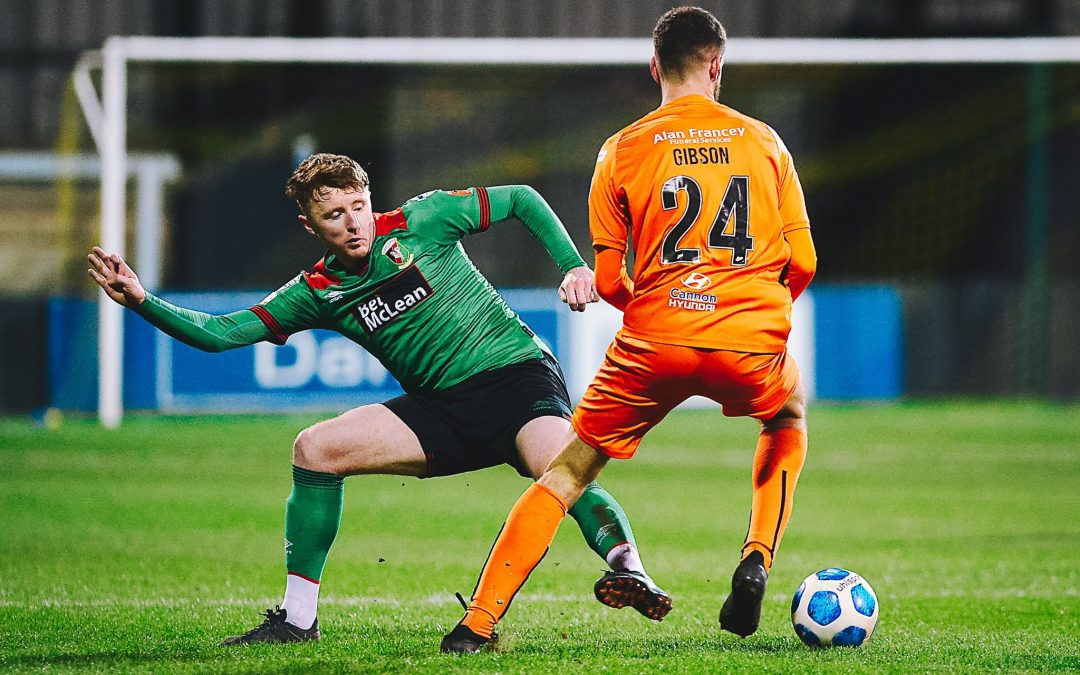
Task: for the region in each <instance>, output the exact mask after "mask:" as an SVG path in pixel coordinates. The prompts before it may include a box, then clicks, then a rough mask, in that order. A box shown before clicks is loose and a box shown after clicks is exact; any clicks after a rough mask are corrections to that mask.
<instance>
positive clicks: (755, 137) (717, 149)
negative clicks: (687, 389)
mask: <svg viewBox="0 0 1080 675" xmlns="http://www.w3.org/2000/svg"><path fill="white" fill-rule="evenodd" d="M589 227H590V230H591V232H592V240H593V246H594V247H595V248H596V249H597V250H600V249H602V248H613V249H616V250H619V251H625V250H626V249H627V241H628V237H630V239H629V241H631V242H633V249H634V270H633V275H632V279H633V297H632V299H631V300H630V301H629V303H628V304H627V306H626V308H625V311H624V317H623V329H622V333H623V334H624V335H627V336H629V337H632V338H637V339H640V340H646V341H650V342H658V343H663V344H674V345H684V346H688V347H699V348H707V349H728V350H735V351H743V352H759V353H779V352H781V351H783V350H784V348H785V345H786V343H787V336H788V332H789V331H790V330H791V293H790V291H789V290H788V288H787V286H786V285H785V284H784V277H785V267H786V266H787V264H788V261H789V260H790V258H791V249H790V247H789V246H788V243H787V241H786V240H785V238H784V235H785V234H786V233H788V232H793V231H795V230H798V229H802V228H809V227H810V220H809V218H808V216H807V214H806V204H805V202H804V200H803V193H802V187H801V186H800V184H799V177H798V175H797V174H796V173H795V166H794V162H793V161H792V159H791V154H790V153H789V152H788V150H787V148H786V147H785V146H784V144H783V142H782V141H781V140H780V137H779V136H777V134H776V132H774V131H773V130H772V129H771V128H770V127H769V126H768V125H766V124H764V123H763V122H760V121H758V120H755V119H753V118H751V117H747V116H746V115H743V114H741V113H739V112H737V111H735V110H732V109H731V108H729V107H727V106H725V105H721V104H719V103H716V102H715V101H712V100H709V99H707V98H705V97H703V96H684V97H682V98H678V99H676V100H674V101H671V102H669V103H668V104H666V105H663V106H661V107H660V108H658V109H657V110H654V111H653V112H651V113H649V114H648V115H646V116H645V117H643V118H641V119H640V120H638V121H637V122H634V123H633V124H631V125H630V126H628V127H626V128H625V129H623V130H622V131H620V132H619V133H617V134H615V135H614V136H612V137H611V138H609V139H608V140H607V142H605V143H604V145H603V147H602V148H601V150H600V154H599V156H598V157H597V164H596V171H595V173H594V175H593V180H592V188H591V190H590V193H589ZM598 285H599V280H598Z"/></svg>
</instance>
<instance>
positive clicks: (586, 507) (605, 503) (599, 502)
mask: <svg viewBox="0 0 1080 675" xmlns="http://www.w3.org/2000/svg"><path fill="white" fill-rule="evenodd" d="M569 514H570V516H571V517H572V518H573V519H574V520H575V521H577V524H578V527H580V528H581V534H582V535H584V536H585V541H587V542H588V543H589V547H590V548H591V549H592V550H594V551H596V554H597V555H599V556H600V557H601V558H603V559H604V560H605V561H607V554H608V552H610V551H611V549H613V548H615V547H616V546H618V545H619V544H625V543H630V544H633V545H634V548H637V543H636V542H635V541H634V532H633V530H631V529H630V519H629V518H627V517H626V513H625V512H624V511H623V509H622V507H621V506H619V502H617V501H615V498H614V497H612V496H611V495H610V494H608V492H607V490H605V489H604V488H602V487H600V485H599V483H590V484H589V487H587V488H585V492H584V493H583V494H582V495H581V498H580V499H578V500H577V503H575V504H574V507H573V508H572V509H570V511H569Z"/></svg>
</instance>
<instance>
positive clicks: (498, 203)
mask: <svg viewBox="0 0 1080 675" xmlns="http://www.w3.org/2000/svg"><path fill="white" fill-rule="evenodd" d="M487 192H488V196H489V198H490V201H491V220H492V222H495V221H499V220H504V219H506V218H509V217H511V216H513V217H515V218H517V219H518V220H520V221H521V222H522V223H523V224H524V225H525V227H526V228H527V229H528V230H529V232H532V234H533V236H535V237H536V238H537V239H539V240H540V243H541V244H543V246H544V248H545V249H547V252H548V253H549V254H550V255H551V258H552V259H553V260H554V261H555V264H557V265H558V266H559V269H560V270H562V271H563V274H564V277H563V281H562V283H561V284H560V285H559V298H560V299H561V300H562V301H563V302H565V303H566V304H567V305H569V306H570V309H572V310H574V311H576V312H583V311H585V307H586V305H587V303H590V302H599V301H600V296H599V295H597V293H596V282H595V279H594V277H593V272H592V270H591V269H589V267H588V266H587V265H586V264H585V261H584V260H582V258H581V255H580V254H579V253H578V250H577V247H575V246H574V242H573V240H571V239H570V235H569V234H568V233H567V232H566V228H565V227H564V226H563V224H562V221H560V220H559V217H558V216H557V215H556V214H555V211H553V210H552V208H551V206H550V205H548V203H547V201H545V200H544V198H543V197H542V196H540V193H538V192H537V191H536V190H534V189H533V188H531V187H529V186H528V185H503V186H499V187H493V188H488V189H487Z"/></svg>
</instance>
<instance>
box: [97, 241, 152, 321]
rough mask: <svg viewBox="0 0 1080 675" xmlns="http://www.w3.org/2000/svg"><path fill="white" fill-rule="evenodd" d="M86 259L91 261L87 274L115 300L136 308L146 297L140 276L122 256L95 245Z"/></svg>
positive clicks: (125, 305)
mask: <svg viewBox="0 0 1080 675" xmlns="http://www.w3.org/2000/svg"><path fill="white" fill-rule="evenodd" d="M86 261H87V262H89V263H90V269H88V270H86V272H87V274H89V275H90V278H91V279H93V280H94V281H96V282H97V285H98V286H101V289H102V290H103V291H105V294H106V295H108V296H109V297H110V298H111V299H112V300H113V301H114V302H117V303H119V304H121V305H123V306H124V307H132V308H134V307H137V306H139V305H141V304H142V301H143V300H145V299H146V290H145V289H144V288H143V287H142V284H140V283H139V277H138V276H136V274H135V272H134V270H132V269H131V268H130V267H128V264H127V263H126V262H124V259H123V258H121V257H120V256H118V255H116V254H115V253H106V252H105V250H104V249H102V248H101V247H100V246H95V247H94V248H93V249H92V250H91V251H90V254H89V255H88V256H86Z"/></svg>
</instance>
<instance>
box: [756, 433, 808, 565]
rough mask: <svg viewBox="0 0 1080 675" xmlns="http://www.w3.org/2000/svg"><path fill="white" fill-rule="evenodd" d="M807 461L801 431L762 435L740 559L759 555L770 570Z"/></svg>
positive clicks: (804, 436) (758, 446)
mask: <svg viewBox="0 0 1080 675" xmlns="http://www.w3.org/2000/svg"><path fill="white" fill-rule="evenodd" d="M805 461H806V432H805V431H803V430H801V429H789V428H784V429H776V430H775V431H762V432H761V436H759V437H758V444H757V450H756V451H755V452H754V499H753V504H752V506H751V510H750V529H749V531H748V532H747V533H746V543H745V544H743V549H742V555H743V557H744V558H745V557H746V556H747V555H748V554H749V553H750V552H751V551H760V552H761V554H762V555H763V556H764V557H765V569H769V568H770V567H772V562H773V556H774V555H775V554H776V549H777V548H778V547H779V546H780V540H781V539H782V538H783V537H784V530H785V528H787V523H788V518H790V517H791V506H792V499H793V497H794V494H795V484H796V483H797V482H798V481H799V473H800V472H801V471H802V467H803V463H804V462H805Z"/></svg>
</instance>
